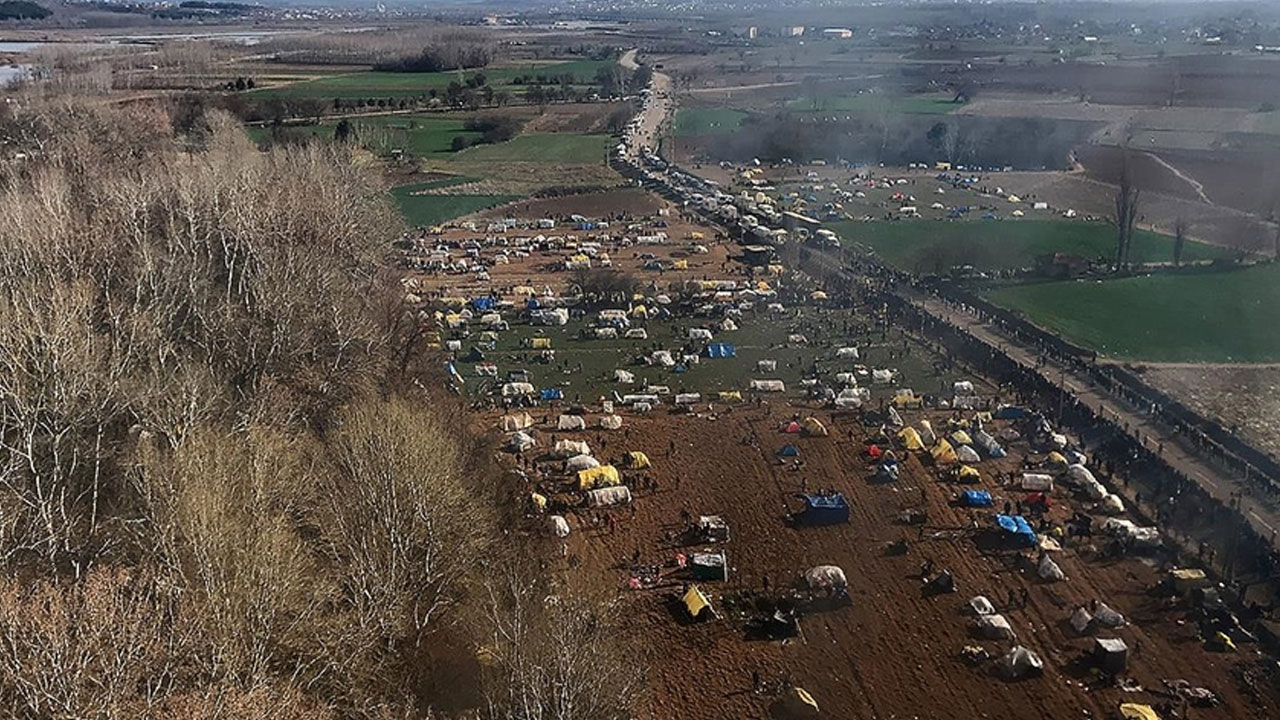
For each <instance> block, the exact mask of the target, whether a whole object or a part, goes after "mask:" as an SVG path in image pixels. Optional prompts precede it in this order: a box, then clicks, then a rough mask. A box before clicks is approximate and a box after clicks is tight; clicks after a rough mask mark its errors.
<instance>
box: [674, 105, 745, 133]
mask: <svg viewBox="0 0 1280 720" xmlns="http://www.w3.org/2000/svg"><path fill="white" fill-rule="evenodd" d="M746 116H747V114H746V113H745V112H743V111H741V110H734V109H732V108H681V109H680V110H679V111H678V112H676V126H675V131H676V135H678V136H680V137H692V136H697V135H727V134H729V133H731V132H734V131H736V130H737V129H738V127H739V126H741V125H742V120H743V118H745V117H746Z"/></svg>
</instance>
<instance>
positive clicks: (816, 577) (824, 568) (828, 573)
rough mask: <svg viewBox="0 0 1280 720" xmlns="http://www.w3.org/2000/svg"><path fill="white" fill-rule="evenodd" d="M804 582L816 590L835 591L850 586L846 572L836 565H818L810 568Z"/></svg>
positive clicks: (806, 572)
mask: <svg viewBox="0 0 1280 720" xmlns="http://www.w3.org/2000/svg"><path fill="white" fill-rule="evenodd" d="M804 581H805V583H807V584H808V585H809V587H810V588H811V589H814V590H834V589H838V588H846V587H848V586H849V581H848V580H847V579H846V578H845V575H844V570H841V569H840V568H839V567H836V566H835V565H818V566H817V567H812V568H809V569H808V570H806V571H805V573H804Z"/></svg>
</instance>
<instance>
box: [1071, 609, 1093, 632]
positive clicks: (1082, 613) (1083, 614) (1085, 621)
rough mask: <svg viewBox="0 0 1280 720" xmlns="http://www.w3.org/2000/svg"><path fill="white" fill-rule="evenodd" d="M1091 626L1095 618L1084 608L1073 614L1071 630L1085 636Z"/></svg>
mask: <svg viewBox="0 0 1280 720" xmlns="http://www.w3.org/2000/svg"><path fill="white" fill-rule="evenodd" d="M1091 624H1093V616H1092V615H1090V614H1089V611H1088V610H1085V609H1084V608H1083V607H1078V608H1076V611H1075V612H1073V613H1071V628H1072V629H1073V630H1075V631H1076V632H1078V633H1080V634H1082V635H1083V634H1084V633H1085V631H1086V630H1088V629H1089V626H1090V625H1091Z"/></svg>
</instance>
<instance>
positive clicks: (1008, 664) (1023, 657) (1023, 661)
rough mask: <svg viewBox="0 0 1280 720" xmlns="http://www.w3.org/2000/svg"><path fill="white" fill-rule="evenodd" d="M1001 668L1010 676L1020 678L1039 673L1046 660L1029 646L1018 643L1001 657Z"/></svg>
mask: <svg viewBox="0 0 1280 720" xmlns="http://www.w3.org/2000/svg"><path fill="white" fill-rule="evenodd" d="M1000 669H1001V670H1003V671H1004V674H1005V675H1006V676H1008V677H1010V678H1020V677H1025V676H1027V675H1033V674H1036V673H1039V672H1040V671H1041V670H1043V669H1044V661H1043V660H1041V659H1040V656H1039V655H1037V654H1036V653H1035V652H1033V651H1032V650H1030V649H1029V648H1027V647H1024V646H1022V645H1018V646H1017V647H1015V648H1013V649H1012V650H1010V651H1009V652H1007V653H1005V655H1004V657H1002V658H1000Z"/></svg>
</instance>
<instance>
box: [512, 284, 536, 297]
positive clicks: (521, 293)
mask: <svg viewBox="0 0 1280 720" xmlns="http://www.w3.org/2000/svg"><path fill="white" fill-rule="evenodd" d="M537 292H538V291H537V290H534V289H533V288H532V287H530V286H528V285H517V286H515V287H513V288H511V294H512V295H515V296H516V297H531V296H532V295H534V294H535V293H537Z"/></svg>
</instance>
